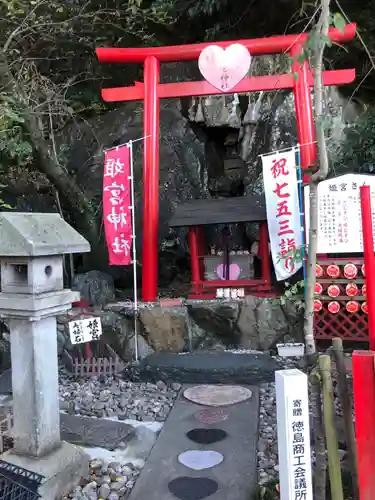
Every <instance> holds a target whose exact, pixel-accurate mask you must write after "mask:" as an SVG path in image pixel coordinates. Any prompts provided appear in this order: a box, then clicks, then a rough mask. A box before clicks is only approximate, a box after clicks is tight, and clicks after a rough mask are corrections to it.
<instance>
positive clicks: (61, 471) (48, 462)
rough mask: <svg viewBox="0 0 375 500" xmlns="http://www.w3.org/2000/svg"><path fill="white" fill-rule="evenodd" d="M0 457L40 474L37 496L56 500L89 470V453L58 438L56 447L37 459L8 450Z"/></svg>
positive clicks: (46, 499)
mask: <svg viewBox="0 0 375 500" xmlns="http://www.w3.org/2000/svg"><path fill="white" fill-rule="evenodd" d="M0 457H1V459H2V460H4V461H5V462H8V463H10V464H13V465H16V466H17V467H22V468H23V469H27V470H28V471H30V472H35V473H36V474H39V475H41V476H43V480H42V483H41V485H40V486H39V488H38V493H39V495H40V496H41V500H59V499H60V498H61V497H62V496H63V495H67V494H68V493H69V492H70V491H71V490H72V488H73V487H74V486H76V485H77V484H78V482H79V481H80V479H81V478H82V477H87V475H88V472H89V459H90V458H89V456H88V455H87V454H86V453H85V452H84V451H83V450H82V449H81V448H79V447H78V446H74V445H72V444H70V443H64V442H62V443H61V447H60V448H58V449H57V450H55V451H53V452H51V453H49V454H48V455H46V456H45V457H42V458H39V459H38V460H35V459H34V458H28V457H23V456H20V455H16V454H15V453H13V452H12V451H7V452H6V453H3V454H2V455H0Z"/></svg>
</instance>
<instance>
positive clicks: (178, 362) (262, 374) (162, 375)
mask: <svg viewBox="0 0 375 500" xmlns="http://www.w3.org/2000/svg"><path fill="white" fill-rule="evenodd" d="M282 368H283V367H282V366H281V365H280V364H279V363H278V362H277V361H276V360H274V359H273V358H271V356H269V355H268V354H261V353H260V354H254V353H248V354H236V353H232V352H216V353H215V352H214V353H209V352H203V353H193V354H190V353H187V354H176V353H168V352H156V353H153V354H151V355H150V356H147V357H146V358H144V359H143V360H142V361H141V362H140V364H139V365H132V366H130V367H127V368H126V369H125V371H124V376H126V377H129V378H130V379H131V380H134V381H137V380H142V381H145V382H157V381H158V380H163V381H164V382H170V381H174V382H180V383H182V384H251V385H259V384H262V383H264V382H274V380H275V375H274V374H275V371H276V370H280V369H282Z"/></svg>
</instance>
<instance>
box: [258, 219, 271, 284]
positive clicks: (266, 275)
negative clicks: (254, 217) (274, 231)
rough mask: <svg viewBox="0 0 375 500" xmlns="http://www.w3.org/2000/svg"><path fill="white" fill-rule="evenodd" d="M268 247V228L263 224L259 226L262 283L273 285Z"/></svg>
mask: <svg viewBox="0 0 375 500" xmlns="http://www.w3.org/2000/svg"><path fill="white" fill-rule="evenodd" d="M268 248H269V245H268V226H267V223H266V222H263V223H261V224H260V226H259V254H260V255H259V257H260V261H261V265H262V281H265V282H267V283H271V264H270V253H269V250H268Z"/></svg>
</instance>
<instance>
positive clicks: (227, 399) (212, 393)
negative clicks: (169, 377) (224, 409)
mask: <svg viewBox="0 0 375 500" xmlns="http://www.w3.org/2000/svg"><path fill="white" fill-rule="evenodd" d="M251 396H252V392H251V391H250V390H249V389H246V388H245V387H241V386H239V385H196V386H194V387H189V389H186V390H185V391H184V397H185V398H186V399H188V400H189V401H192V402H193V403H197V404H199V405H205V406H228V405H233V404H236V403H241V402H242V401H246V400H247V399H249V398H251Z"/></svg>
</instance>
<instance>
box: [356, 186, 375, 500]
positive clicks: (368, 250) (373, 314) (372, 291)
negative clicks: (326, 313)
mask: <svg viewBox="0 0 375 500" xmlns="http://www.w3.org/2000/svg"><path fill="white" fill-rule="evenodd" d="M359 189H360V197H361V212H362V233H363V254H364V261H365V268H366V276H365V280H366V294H367V305H368V334H369V341H370V349H371V350H375V258H374V238H373V234H372V230H373V229H372V210H371V192H370V186H361V187H360V188H359ZM374 495H375V491H374Z"/></svg>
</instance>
